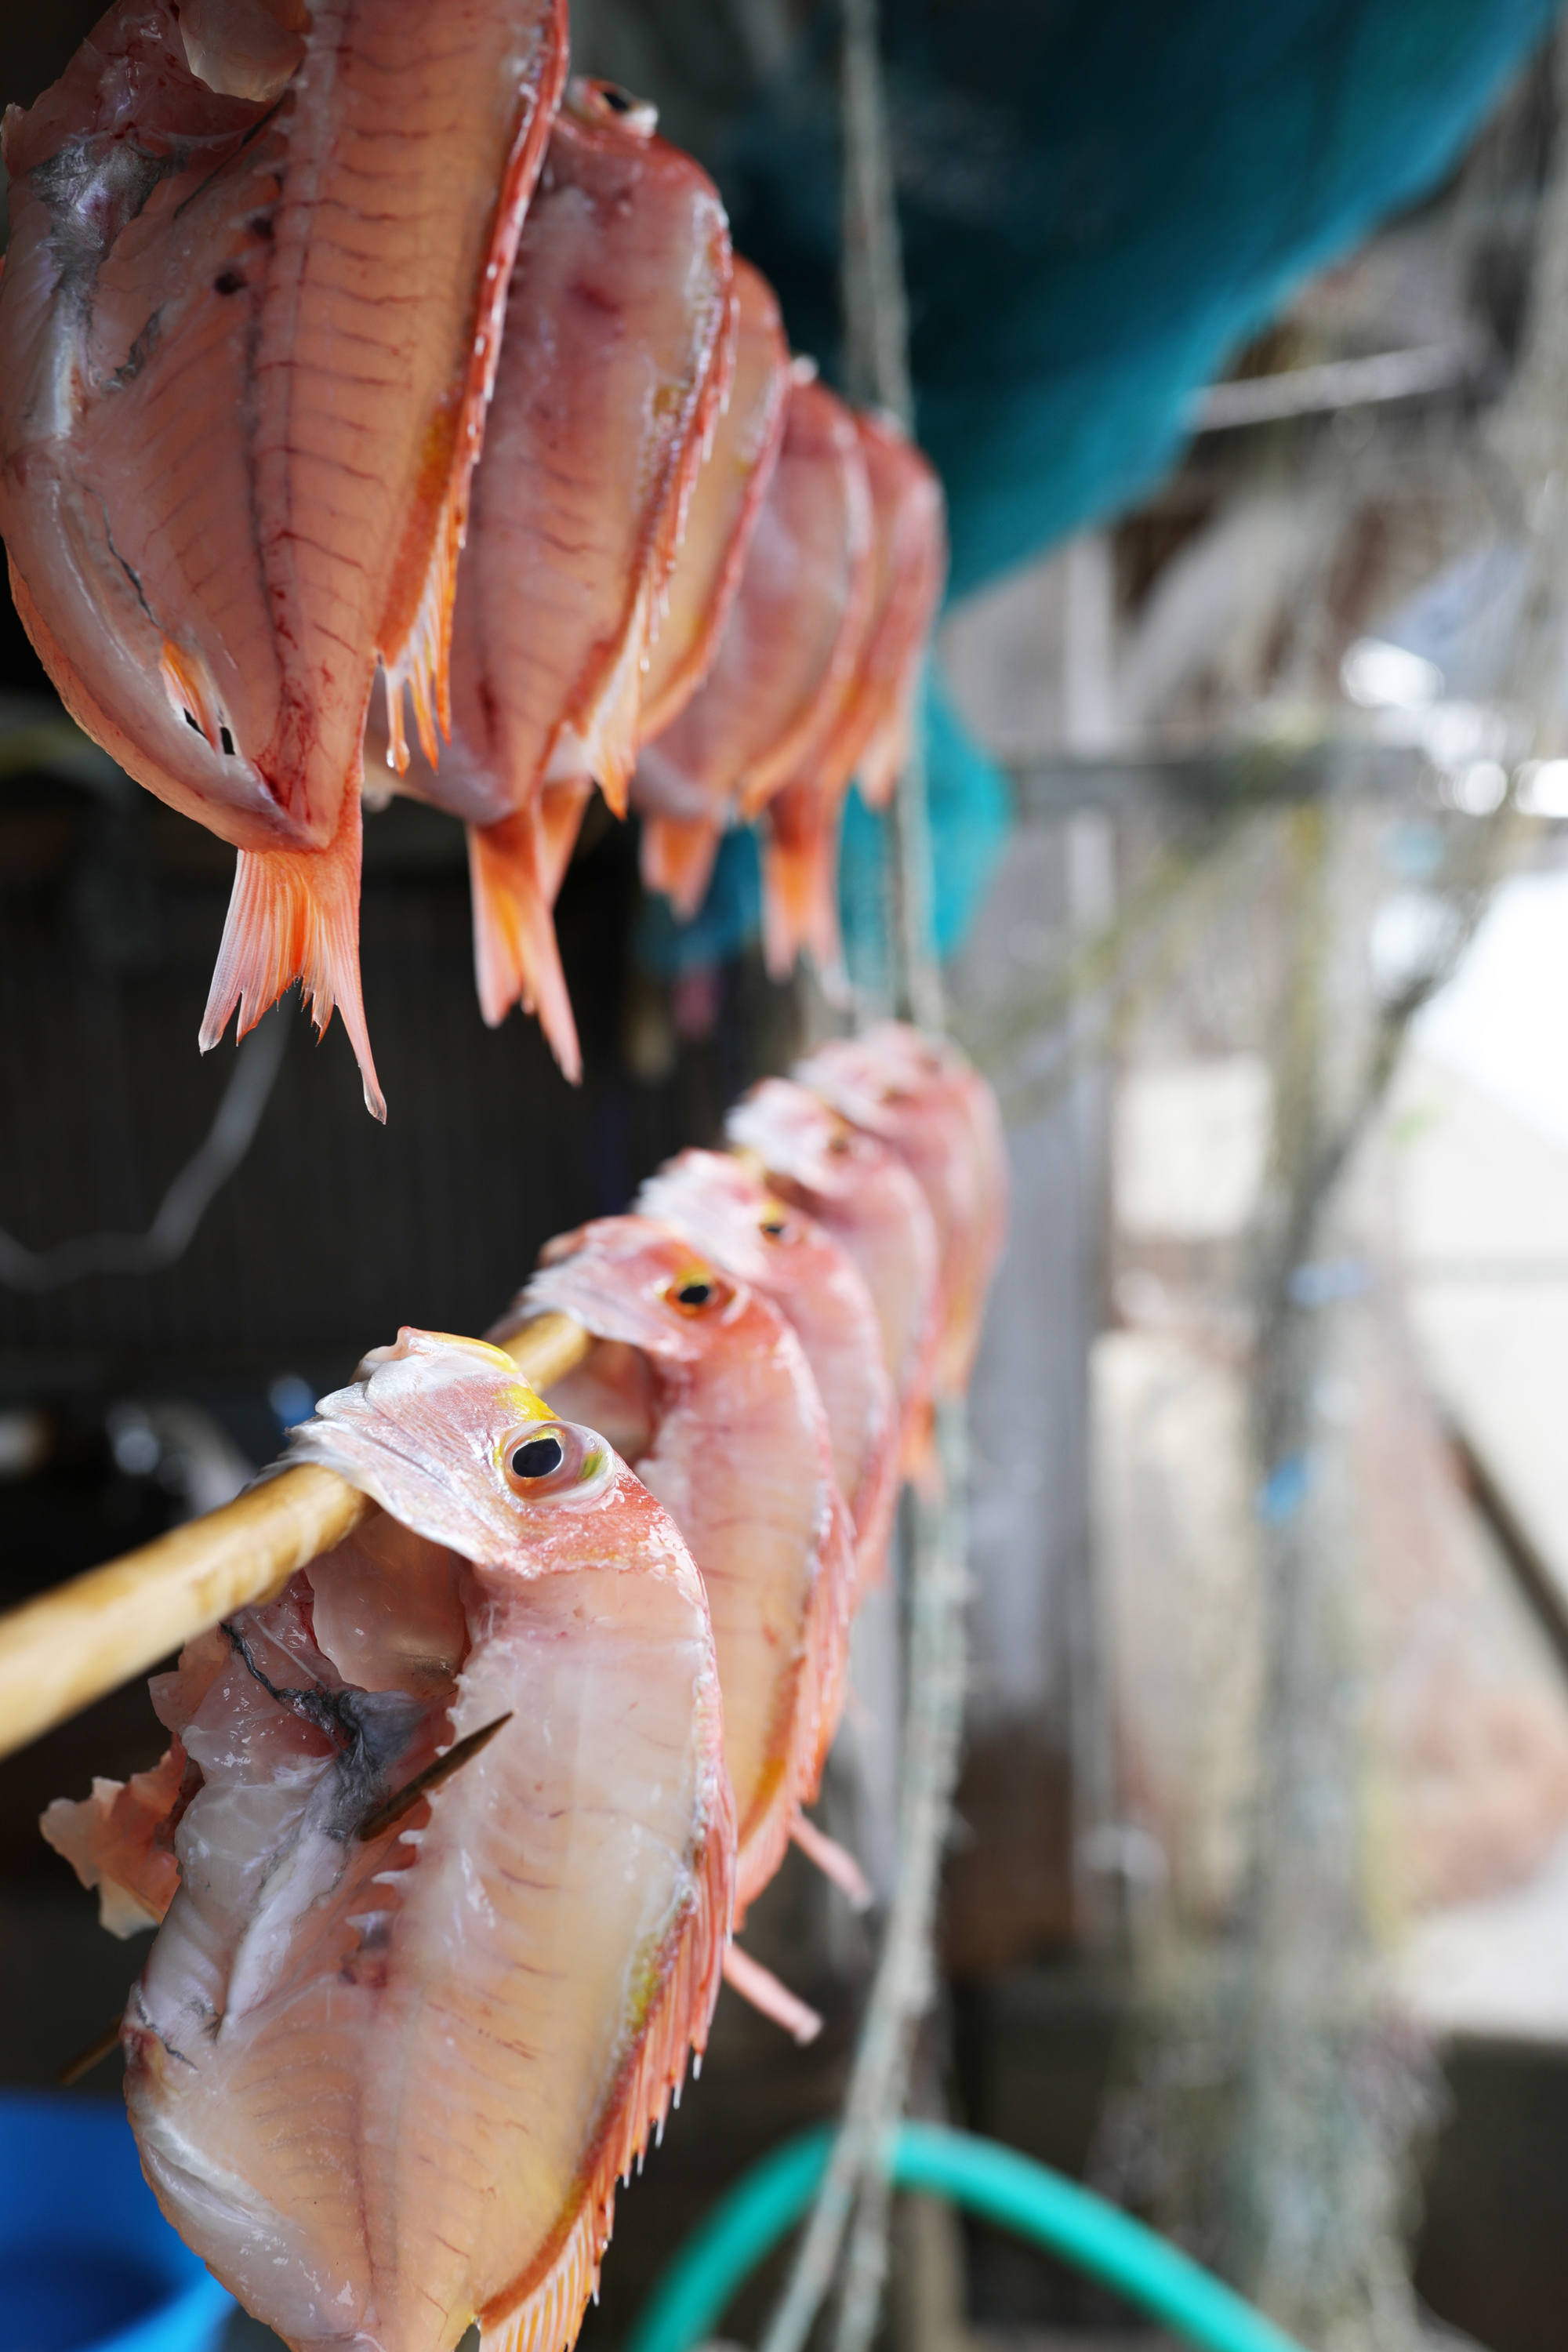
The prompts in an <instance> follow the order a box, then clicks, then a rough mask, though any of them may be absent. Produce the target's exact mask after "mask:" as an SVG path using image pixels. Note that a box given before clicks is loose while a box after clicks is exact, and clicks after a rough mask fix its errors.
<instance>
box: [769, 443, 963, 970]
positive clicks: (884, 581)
mask: <svg viewBox="0 0 1568 2352" xmlns="http://www.w3.org/2000/svg"><path fill="white" fill-rule="evenodd" d="M855 424H856V429H857V431H858V434H859V436H860V447H861V451H862V454H863V455H864V457H865V459H866V469H867V476H868V480H869V483H870V488H871V507H872V513H873V517H874V521H875V532H874V545H875V567H874V575H873V585H872V595H871V617H870V622H869V625H868V628H867V631H866V634H865V636H864V638H863V640H862V643H861V646H860V651H859V657H858V660H857V662H856V665H855V669H854V674H853V676H852V677H850V679H849V680H848V682H847V685H846V687H845V689H844V692H843V695H842V697H841V698H840V703H839V709H838V713H837V719H836V721H835V723H834V726H833V727H832V729H831V730H830V731H829V734H828V738H827V740H826V743H825V744H823V745H822V746H821V747H820V748H819V749H818V750H816V751H815V752H814V754H813V757H812V759H811V761H810V762H809V764H807V765H805V766H803V767H802V768H801V769H799V770H797V772H795V775H793V776H792V777H791V778H790V779H789V781H788V782H786V783H785V784H784V786H783V788H782V789H781V790H780V791H779V792H777V793H774V795H773V799H772V800H771V801H770V802H769V803H768V807H767V814H766V822H765V833H764V840H763V948H764V951H765V954H766V957H767V964H768V970H769V971H771V972H772V973H773V975H774V977H775V978H776V979H784V978H785V977H787V975H788V974H789V973H790V972H791V971H793V970H794V968H795V958H796V956H797V955H798V954H799V952H800V950H801V948H802V947H803V946H807V947H809V948H810V949H811V951H812V954H813V955H814V957H815V958H816V964H817V967H818V969H819V970H820V971H824V972H833V971H837V970H838V969H839V968H840V966H841V965H842V962H843V945H842V942H841V940H840V938H839V931H838V837H839V833H840V830H841V827H842V824H843V819H844V802H845V797H846V795H847V793H848V790H849V786H850V783H851V782H852V781H854V780H857V779H858V782H859V785H860V790H861V793H862V795H863V796H864V798H865V799H866V800H867V801H868V802H869V803H870V804H871V806H872V807H873V808H880V807H883V806H885V805H886V803H887V802H888V801H889V799H890V798H891V796H892V791H893V786H894V784H895V783H896V782H897V781H898V778H899V775H900V772H901V771H902V769H903V766H904V763H905V761H906V760H907V758H908V756H909V745H910V729H911V726H912V722H913V712H914V705H915V698H916V697H917V695H918V693H919V691H920V681H921V665H922V663H923V661H924V658H925V652H926V646H927V644H928V641H929V639H930V636H931V625H932V623H933V622H934V620H935V618H936V610H937V606H938V604H940V603H941V601H942V583H943V581H944V579H945V578H946V574H947V530H946V520H945V508H944V504H943V500H942V484H941V483H940V481H939V480H938V479H937V477H936V475H935V474H934V473H933V471H932V470H931V467H930V466H929V465H928V464H927V462H926V460H925V458H924V457H921V453H920V451H919V450H918V449H917V448H916V447H915V446H914V444H913V442H912V441H910V439H909V438H908V436H906V435H905V434H903V433H902V432H900V429H899V427H898V425H895V424H894V423H893V421H892V419H891V418H890V417H886V416H865V415H858V416H857V417H856V420H855Z"/></svg>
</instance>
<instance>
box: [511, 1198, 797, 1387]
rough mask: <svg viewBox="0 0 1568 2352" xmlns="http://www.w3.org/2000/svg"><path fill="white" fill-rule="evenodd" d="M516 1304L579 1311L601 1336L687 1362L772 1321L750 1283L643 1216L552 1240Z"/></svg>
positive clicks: (747, 1337)
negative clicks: (536, 1271)
mask: <svg viewBox="0 0 1568 2352" xmlns="http://www.w3.org/2000/svg"><path fill="white" fill-rule="evenodd" d="M518 1306H519V1307H520V1308H521V1309H522V1310H523V1311H524V1312H526V1313H529V1314H540V1313H545V1312H552V1311H554V1312H559V1313H561V1314H565V1315H574V1316H575V1317H576V1318H577V1319H578V1321H579V1322H581V1323H582V1324H584V1326H585V1328H587V1329H588V1330H590V1331H592V1332H593V1333H594V1334H595V1337H596V1338H599V1339H611V1340H616V1341H621V1342H624V1343H625V1344H626V1345H627V1346H629V1347H631V1348H634V1349H638V1350H640V1351H642V1352H643V1353H644V1354H646V1355H647V1356H649V1357H651V1358H653V1359H654V1360H656V1361H660V1360H662V1361H664V1362H666V1363H670V1364H687V1365H690V1364H695V1363H697V1362H699V1361H700V1360H702V1359H703V1358H704V1357H706V1356H709V1355H710V1354H711V1352H712V1351H713V1350H714V1349H717V1348H720V1347H726V1348H736V1349H744V1348H745V1347H747V1346H749V1345H752V1344H753V1343H754V1342H755V1341H756V1339H757V1338H758V1334H759V1327H760V1326H762V1325H764V1324H765V1325H767V1326H768V1327H769V1328H770V1329H771V1327H772V1323H773V1316H772V1312H771V1310H770V1309H769V1308H768V1307H766V1306H765V1305H763V1303H762V1302H761V1301H759V1299H758V1298H757V1296H756V1294H755V1292H754V1291H753V1290H752V1286H751V1285H750V1284H749V1283H747V1282H744V1281H742V1279H740V1278H739V1277H738V1276H736V1275H733V1274H731V1273H729V1272H727V1271H725V1270H724V1268H722V1267H721V1266H720V1265H716V1264H715V1263H714V1262H713V1260H712V1259H711V1258H710V1257H709V1256H707V1255H704V1254H703V1253H702V1252H701V1251H700V1250H698V1249H696V1248H694V1247H693V1245H692V1244H691V1243H690V1242H689V1240H688V1239H687V1238H686V1237H685V1235H683V1234H679V1233H676V1232H674V1231H672V1230H671V1229H670V1228H669V1227H668V1225H663V1224H659V1223H656V1222H655V1221H654V1219H653V1218H651V1217H647V1216H630V1217H597V1218H595V1220H594V1222H593V1223H591V1224H586V1225H582V1226H580V1227H579V1228H578V1230H577V1231H576V1232H575V1233H574V1234H563V1235H562V1236H561V1237H560V1239H559V1240H557V1241H554V1242H552V1243H551V1244H549V1246H548V1248H547V1249H546V1250H545V1252H544V1253H543V1256H542V1263H541V1265H540V1269H539V1272H538V1273H537V1274H536V1275H535V1276H533V1278H532V1280H531V1282H530V1283H529V1284H528V1286H527V1287H526V1289H525V1290H524V1291H523V1292H522V1294H521V1298H520V1299H519V1301H518Z"/></svg>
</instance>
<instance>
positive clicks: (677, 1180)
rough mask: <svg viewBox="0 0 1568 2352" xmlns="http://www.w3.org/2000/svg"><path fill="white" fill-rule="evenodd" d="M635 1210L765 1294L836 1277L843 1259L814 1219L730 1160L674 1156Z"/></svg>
mask: <svg viewBox="0 0 1568 2352" xmlns="http://www.w3.org/2000/svg"><path fill="white" fill-rule="evenodd" d="M637 1206H638V1209H639V1210H640V1211H641V1212H642V1213H643V1214H644V1215H646V1216H649V1217H653V1218H655V1219H657V1220H658V1222H659V1223H663V1224H667V1225H668V1226H670V1227H671V1228H672V1230H674V1231H675V1232H677V1233H679V1234H680V1235H681V1236H682V1238H683V1239H685V1240H686V1241H689V1242H690V1243H691V1244H693V1246H694V1247H695V1248H697V1249H699V1250H700V1251H705V1252H706V1253H708V1254H709V1255H710V1256H712V1257H714V1258H716V1259H717V1260H718V1262H719V1264H720V1265H722V1266H724V1267H725V1268H726V1269H727V1271H729V1272H730V1273H731V1274H738V1275H740V1276H742V1278H743V1279H744V1280H745V1281H747V1282H751V1283H755V1284H756V1285H757V1286H758V1287H759V1288H760V1289H763V1290H764V1291H767V1292H769V1293H771V1294H773V1295H781V1294H784V1293H786V1292H788V1291H791V1290H795V1289H798V1288H800V1287H801V1286H804V1285H808V1284H810V1283H812V1282H814V1281H815V1282H816V1283H818V1284H821V1283H831V1282H836V1281H837V1280H838V1279H839V1278H840V1277H841V1275H842V1271H843V1265H844V1259H843V1254H842V1252H841V1251H840V1250H839V1249H838V1247H837V1244H836V1243H835V1242H834V1241H833V1240H832V1239H831V1238H830V1236H829V1235H828V1234H826V1232H825V1231H824V1229H823V1227H822V1226H821V1225H819V1224H818V1223H817V1222H816V1218H815V1217H812V1216H810V1215H808V1214H807V1213H806V1212H805V1210H804V1209H802V1208H799V1207H797V1206H795V1204H794V1203H792V1202H788V1201H785V1200H784V1199H782V1198H781V1197H780V1196H779V1194H777V1193H776V1192H772V1191H771V1190H770V1189H769V1187H768V1185H767V1183H766V1181H764V1180H763V1176H762V1175H761V1174H760V1173H758V1172H757V1171H756V1170H755V1169H754V1168H753V1167H752V1166H750V1165H748V1163H747V1160H745V1159H743V1158H741V1157H738V1156H737V1155H736V1154H735V1153H733V1152H729V1151H682V1152H680V1153H679V1155H678V1157H677V1158H675V1159H674V1160H671V1161H670V1162H669V1164H668V1167H666V1168H661V1169H660V1170H659V1171H658V1175H656V1176H653V1177H650V1178H649V1180H648V1181H647V1183H646V1184H645V1185H644V1186H643V1188H642V1191H641V1192H639V1193H638V1195H637Z"/></svg>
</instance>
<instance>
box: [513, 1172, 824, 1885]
mask: <svg viewBox="0 0 1568 2352" xmlns="http://www.w3.org/2000/svg"><path fill="white" fill-rule="evenodd" d="M552 1310H555V1311H559V1312H560V1313H562V1314H565V1315H571V1316H574V1318H576V1320H577V1321H578V1322H579V1323H581V1324H582V1325H583V1326H584V1328H585V1329H586V1330H589V1331H591V1332H592V1333H593V1334H594V1336H595V1339H596V1340H597V1341H598V1342H599V1343H600V1344H599V1345H598V1346H597V1347H595V1349H593V1351H592V1352H591V1354H590V1355H589V1356H588V1357H587V1359H586V1360H585V1361H584V1363H583V1364H582V1365H580V1366H579V1367H578V1369H577V1370H575V1371H573V1372H569V1373H568V1374H567V1375H566V1377H565V1378H564V1379H563V1380H562V1381H557V1382H555V1383H554V1384H553V1386H552V1391H551V1394H552V1397H553V1398H554V1400H555V1401H556V1402H557V1403H558V1405H559V1406H560V1408H561V1410H562V1411H563V1412H570V1413H578V1414H581V1413H587V1414H590V1415H591V1416H592V1417H593V1418H594V1423H595V1427H603V1428H604V1429H605V1433H606V1434H607V1435H608V1436H610V1437H611V1439H612V1441H613V1442H614V1443H615V1444H617V1445H618V1447H619V1449H620V1451H621V1452H622V1453H623V1454H625V1456H626V1459H627V1461H629V1462H631V1463H632V1465H634V1467H635V1468H636V1470H637V1475H638V1476H639V1477H640V1478H641V1479H642V1480H643V1481H644V1482H645V1484H646V1485H647V1487H648V1488H649V1490H650V1492H651V1493H653V1494H654V1495H656V1496H658V1498H659V1500H660V1501H661V1502H662V1503H663V1504H664V1506H665V1508H666V1509H667V1510H668V1512H669V1515H670V1517H671V1518H673V1519H674V1521H675V1523H676V1525H677V1527H678V1528H679V1529H680V1531H681V1533H682V1535H683V1536H684V1537H685V1538H686V1541H687V1543H688V1544H689V1546H690V1549H691V1556H692V1558H693V1559H695V1561H696V1562H697V1566H698V1568H699V1570H700V1572H701V1576H702V1580H703V1583H704V1584H705V1586H706V1587H707V1591H708V1602H709V1607H710V1610H711V1612H712V1617H713V1639H714V1644H715V1647H716V1650H717V1653H718V1659H719V1685H720V1688H721V1691H722V1693H723V1699H724V1759H725V1762H726V1763H727V1764H728V1766H729V1769H730V1780H731V1785H732V1787H733V1789H734V1792H735V1811H736V1820H737V1822H738V1826H739V1839H740V1848H739V1854H738V1858H737V1862H736V1883H735V1914H736V1921H737V1925H738V1924H739V1922H740V1920H741V1919H742V1917H743V1916H744V1914H745V1910H746V1907H747V1906H748V1905H749V1904H750V1903H751V1902H752V1900H753V1899H754V1898H755V1896H756V1895H758V1894H760V1893H761V1891H762V1889H763V1887H764V1886H765V1885H767V1883H768V1881H769V1879H770V1878H772V1876H773V1873H774V1872H775V1871H776V1870H777V1868H778V1866H779V1864H780V1862H781V1861H782V1860H783V1858H784V1849H785V1847H786V1845H787V1844H788V1843H789V1840H790V1836H791V1834H792V1832H793V1831H794V1829H795V1823H796V1822H797V1820H798V1819H799V1817H800V1808H801V1807H802V1805H803V1804H805V1803H809V1801H811V1799H812V1797H813V1796H814V1795H815V1794H816V1787H817V1782H818V1779H819V1777H820V1773H821V1769H822V1764H823V1760H824V1759H825V1757H826V1751H827V1748H828V1745H829V1743H830V1741H831V1739H832V1737H833V1733H834V1730H835V1729H836V1727H837V1720H838V1713H839V1708H840V1706H841V1704H842V1700H843V1685H844V1674H845V1668H846V1664H847V1644H848V1626H849V1611H850V1606H851V1601H852V1597H853V1589H854V1578H855V1560H854V1542H853V1535H852V1530H851V1528H850V1522H849V1515H848V1513H847V1509H846V1508H845V1505H844V1501H843V1498H842V1496H840V1494H839V1492H838V1486H837V1481H836V1479H835V1477H834V1475H833V1450H832V1441H831V1438H830V1435H829V1432H828V1426H827V1418H826V1412H824V1409H823V1405H822V1402H821V1400H820V1398H819V1397H818V1395H817V1392H816V1382H815V1381H814V1380H813V1379H812V1376H811V1369H810V1366H809V1365H808V1364H807V1362H806V1358H805V1349H803V1348H802V1346H801V1343H800V1341H799V1339H797V1338H796V1337H795V1332H794V1331H793V1330H792V1329H791V1328H790V1326H789V1325H788V1323H786V1322H785V1320H784V1317H783V1316H782V1315H781V1314H780V1313H779V1312H778V1310H777V1308H776V1307H773V1305H772V1304H771V1303H770V1302H769V1301H768V1300H767V1299H766V1298H764V1297H763V1296H762V1294H761V1293H760V1292H759V1291H758V1290H756V1289H754V1288H753V1287H752V1286H751V1285H750V1284H749V1283H745V1282H742V1281H740V1280H738V1279H736V1278H734V1277H732V1276H729V1275H727V1274H725V1273H724V1272H722V1271H721V1269H720V1268H719V1267H718V1266H716V1265H713V1264H711V1263H710V1261H709V1260H708V1259H707V1258H705V1257H702V1256H700V1255H698V1254H697V1253H696V1252H694V1251H693V1249H692V1247H691V1244H689V1242H686V1241H683V1240H682V1239H681V1238H680V1237H679V1235H678V1234H672V1233H669V1232H667V1231H666V1230H665V1228H664V1227H663V1226H661V1225H656V1224H654V1223H651V1222H650V1221H649V1220H648V1219H647V1218H646V1217H602V1218H599V1219H597V1220H596V1221H595V1223H592V1224H588V1225H584V1226H583V1227H582V1228H581V1230H580V1231H579V1232H577V1233H575V1234H565V1235H563V1237H562V1238H561V1239H560V1240H559V1241H556V1242H552V1244H550V1248H549V1250H548V1252H547V1253H546V1262H545V1263H544V1264H543V1265H542V1266H541V1267H540V1270H539V1272H538V1273H537V1274H535V1275H534V1276H533V1277H532V1279H531V1281H530V1282H529V1284H528V1285H527V1286H526V1287H525V1288H524V1289H523V1291H522V1292H521V1295H520V1296H519V1297H518V1300H517V1302H516V1306H515V1307H514V1308H513V1310H512V1316H511V1318H510V1321H509V1322H508V1323H507V1324H505V1325H503V1326H502V1327H501V1328H502V1330H503V1332H504V1330H505V1329H508V1328H510V1329H512V1330H515V1329H516V1328H517V1325H518V1323H519V1321H520V1320H523V1319H526V1318H528V1317H530V1316H533V1315H539V1314H544V1313H548V1312H550V1311H552Z"/></svg>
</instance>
